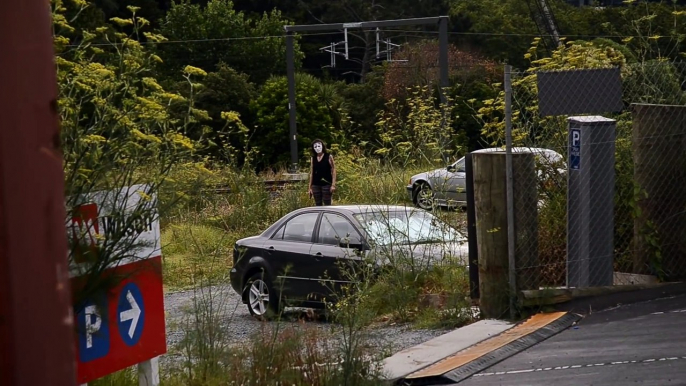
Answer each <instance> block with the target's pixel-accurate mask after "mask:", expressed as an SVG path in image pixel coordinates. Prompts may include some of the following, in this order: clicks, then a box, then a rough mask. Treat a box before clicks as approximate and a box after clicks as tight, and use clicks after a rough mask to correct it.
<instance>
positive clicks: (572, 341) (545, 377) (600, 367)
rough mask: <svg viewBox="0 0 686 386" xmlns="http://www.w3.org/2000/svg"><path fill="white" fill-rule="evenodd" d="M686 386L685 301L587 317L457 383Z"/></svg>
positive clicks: (679, 298)
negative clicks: (575, 324)
mask: <svg viewBox="0 0 686 386" xmlns="http://www.w3.org/2000/svg"><path fill="white" fill-rule="evenodd" d="M632 384H640V385H686V296H684V295H681V296H677V297H672V298H666V299H659V300H654V301H650V302H645V303H636V304H631V305H626V306H619V307H617V308H614V309H611V310H606V311H602V312H598V313H592V314H591V315H588V316H586V317H585V318H584V319H582V320H581V321H580V322H579V324H578V325H577V326H575V327H572V328H569V329H567V330H565V331H563V332H561V333H559V334H558V335H555V336H553V337H552V338H550V339H548V340H546V341H543V342H541V343H539V344H537V345H535V346H533V347H531V348H529V349H528V350H525V351H523V352H521V353H519V354H517V355H514V356H512V357H510V358H508V359H506V360H504V361H503V362H500V363H499V364H497V365H495V366H493V367H491V368H489V369H487V370H485V371H483V372H481V373H479V374H476V375H474V376H472V377H471V378H468V379H466V380H464V381H462V382H460V383H459V385H460V386H476V385H508V386H512V385H545V386H550V385H555V386H566V385H570V386H571V385H574V386H578V385H632Z"/></svg>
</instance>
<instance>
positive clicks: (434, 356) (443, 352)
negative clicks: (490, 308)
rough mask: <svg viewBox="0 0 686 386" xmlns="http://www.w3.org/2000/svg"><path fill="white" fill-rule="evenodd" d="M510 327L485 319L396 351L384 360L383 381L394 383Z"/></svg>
mask: <svg viewBox="0 0 686 386" xmlns="http://www.w3.org/2000/svg"><path fill="white" fill-rule="evenodd" d="M513 326H514V323H511V322H507V321H502V320H496V319H484V320H480V321H477V322H475V323H472V324H469V325H466V326H463V327H460V328H458V329H456V330H453V331H451V332H448V333H446V334H442V335H440V336H437V337H435V338H433V339H431V340H429V341H426V342H424V343H421V344H418V345H416V346H413V347H409V348H406V349H404V350H402V351H400V352H397V353H395V354H393V355H392V356H390V357H388V358H386V359H384V360H383V367H384V373H385V378H386V382H385V384H389V385H390V384H393V383H394V382H395V381H397V380H399V379H403V378H404V377H406V376H408V375H410V374H412V373H415V372H417V371H419V370H421V369H423V368H426V367H427V366H431V365H433V364H435V363H436V362H439V361H441V360H443V359H445V358H447V357H450V356H452V355H455V354H456V353H458V352H460V351H462V350H465V349H467V348H469V347H471V346H473V345H475V344H477V343H480V342H482V341H484V340H486V339H489V338H492V337H494V336H497V335H498V334H500V333H502V332H505V331H507V330H509V329H510V328H512V327H513Z"/></svg>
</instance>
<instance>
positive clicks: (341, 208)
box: [261, 204, 424, 236]
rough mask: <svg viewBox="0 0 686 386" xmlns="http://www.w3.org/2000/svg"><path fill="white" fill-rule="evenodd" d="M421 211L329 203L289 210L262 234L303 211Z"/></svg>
mask: <svg viewBox="0 0 686 386" xmlns="http://www.w3.org/2000/svg"><path fill="white" fill-rule="evenodd" d="M409 210H413V211H419V212H422V211H424V210H422V209H419V208H416V207H414V206H409V205H388V204H368V205H327V206H307V207H304V208H299V209H295V210H293V211H291V212H288V213H287V214H286V215H284V216H283V217H281V218H280V219H279V220H277V221H275V222H273V223H272V224H271V225H270V226H269V227H268V228H267V229H265V230H264V231H263V232H262V233H261V235H262V236H265V235H268V234H271V233H272V232H273V231H275V230H276V228H277V227H279V226H281V224H283V222H284V221H286V220H287V219H288V218H291V217H292V216H294V215H297V214H301V213H308V212H309V213H312V212H324V211H327V212H338V213H341V214H343V213H345V214H348V215H354V214H362V213H384V212H386V213H387V212H398V211H409Z"/></svg>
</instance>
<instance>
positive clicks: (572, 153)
mask: <svg viewBox="0 0 686 386" xmlns="http://www.w3.org/2000/svg"><path fill="white" fill-rule="evenodd" d="M569 168H570V169H572V170H581V130H579V129H570V130H569Z"/></svg>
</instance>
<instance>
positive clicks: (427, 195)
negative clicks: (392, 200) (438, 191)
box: [414, 182, 434, 210]
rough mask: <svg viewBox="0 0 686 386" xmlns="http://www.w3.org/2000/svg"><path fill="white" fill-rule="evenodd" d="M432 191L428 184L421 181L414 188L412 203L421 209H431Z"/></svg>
mask: <svg viewBox="0 0 686 386" xmlns="http://www.w3.org/2000/svg"><path fill="white" fill-rule="evenodd" d="M433 202H434V192H433V190H431V187H430V186H429V184H427V183H425V182H422V183H420V184H419V185H417V187H415V188H414V204H415V205H416V206H417V207H418V208H421V209H424V210H431V209H432V208H433Z"/></svg>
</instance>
